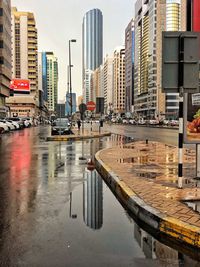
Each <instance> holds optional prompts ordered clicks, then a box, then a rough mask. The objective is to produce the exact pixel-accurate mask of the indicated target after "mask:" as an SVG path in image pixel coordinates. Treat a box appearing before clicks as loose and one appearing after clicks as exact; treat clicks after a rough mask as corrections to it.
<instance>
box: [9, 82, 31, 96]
mask: <svg viewBox="0 0 200 267" xmlns="http://www.w3.org/2000/svg"><path fill="white" fill-rule="evenodd" d="M10 89H11V90H13V91H14V93H15V94H30V81H29V80H22V79H12V81H11V82H10Z"/></svg>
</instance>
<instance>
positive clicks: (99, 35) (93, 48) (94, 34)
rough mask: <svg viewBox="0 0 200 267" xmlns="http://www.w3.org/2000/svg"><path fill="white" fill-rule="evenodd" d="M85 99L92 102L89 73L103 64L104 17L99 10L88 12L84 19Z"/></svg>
mask: <svg viewBox="0 0 200 267" xmlns="http://www.w3.org/2000/svg"><path fill="white" fill-rule="evenodd" d="M82 27H83V28H82V34H83V98H84V102H87V101H89V100H90V94H89V92H90V81H88V77H90V75H88V73H90V72H91V71H94V70H95V69H97V68H98V67H99V66H100V65H101V64H102V62H103V16H102V12H101V11H100V10H99V9H92V10H90V11H88V12H87V13H86V14H85V16H84V18H83V26H82Z"/></svg>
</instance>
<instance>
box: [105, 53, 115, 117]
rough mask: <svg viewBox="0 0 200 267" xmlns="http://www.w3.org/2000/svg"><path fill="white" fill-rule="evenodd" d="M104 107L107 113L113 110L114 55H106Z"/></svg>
mask: <svg viewBox="0 0 200 267" xmlns="http://www.w3.org/2000/svg"><path fill="white" fill-rule="evenodd" d="M103 71H104V86H103V87H104V109H105V113H106V114H110V113H111V112H112V111H113V56H108V55H107V56H106V58H105V61H104V64H103Z"/></svg>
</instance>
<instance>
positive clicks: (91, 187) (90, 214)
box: [83, 170, 103, 230]
mask: <svg viewBox="0 0 200 267" xmlns="http://www.w3.org/2000/svg"><path fill="white" fill-rule="evenodd" d="M84 178H85V182H84V184H83V219H84V222H85V224H86V225H87V226H88V227H90V228H91V229H93V230H97V229H100V228H101V227H102V225H103V185H102V178H101V177H100V176H99V174H98V173H97V172H96V171H95V170H94V171H89V170H85V173H84Z"/></svg>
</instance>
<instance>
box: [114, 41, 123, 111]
mask: <svg viewBox="0 0 200 267" xmlns="http://www.w3.org/2000/svg"><path fill="white" fill-rule="evenodd" d="M113 110H114V112H115V113H124V112H125V48H124V46H120V47H117V48H116V49H115V51H114V57H113Z"/></svg>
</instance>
